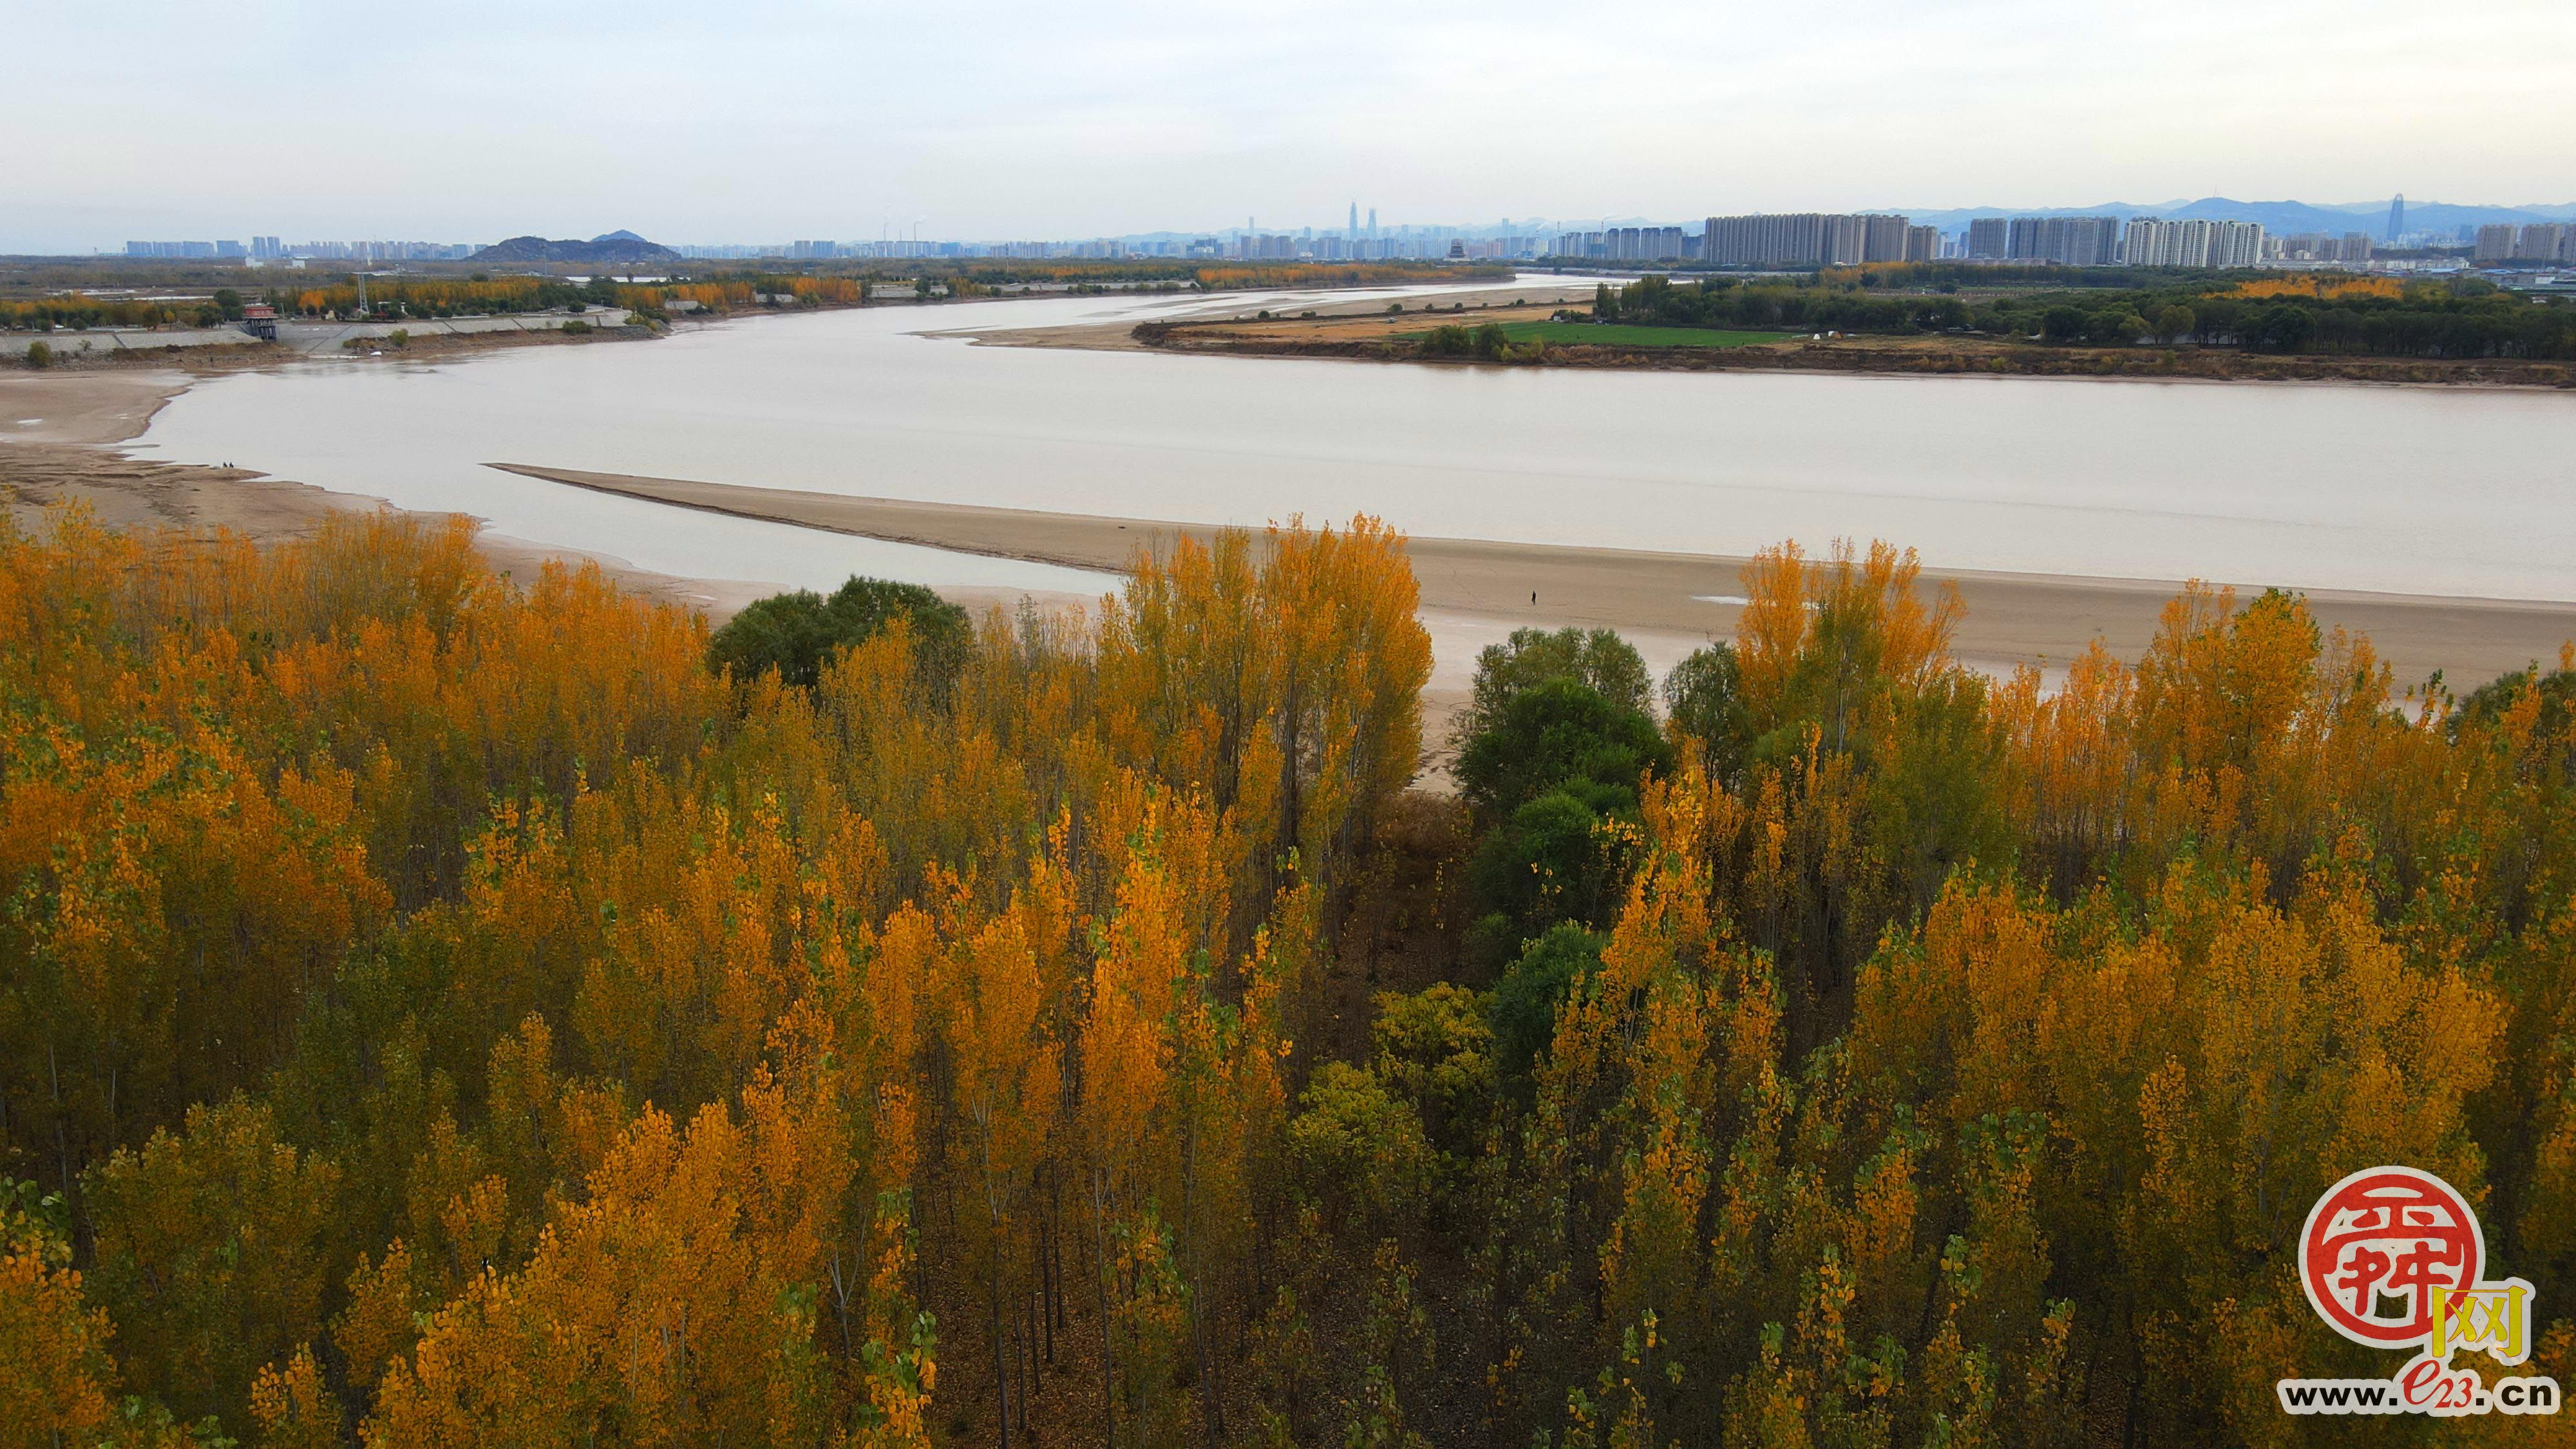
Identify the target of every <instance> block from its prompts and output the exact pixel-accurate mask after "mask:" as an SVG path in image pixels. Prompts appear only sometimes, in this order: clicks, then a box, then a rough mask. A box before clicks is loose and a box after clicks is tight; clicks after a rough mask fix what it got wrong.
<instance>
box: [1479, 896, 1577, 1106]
mask: <svg viewBox="0 0 2576 1449" xmlns="http://www.w3.org/2000/svg"><path fill="white" fill-rule="evenodd" d="M1600 969H1601V937H1600V936H1598V935H1596V934H1595V933H1593V932H1591V931H1588V930H1586V929H1584V928H1583V927H1581V926H1579V925H1576V924H1574V923H1573V922H1571V921H1560V922H1558V923H1557V924H1555V925H1553V926H1550V927H1549V928H1548V929H1547V931H1546V933H1545V934H1544V935H1541V936H1539V937H1537V938H1536V939H1534V940H1531V941H1528V942H1526V943H1524V944H1523V945H1522V947H1521V954H1520V957H1519V959H1517V960H1515V961H1513V962H1512V964H1511V969H1509V970H1507V971H1505V972H1504V973H1503V977H1502V979H1501V980H1500V981H1497V982H1495V983H1494V990H1493V995H1492V999H1491V1004H1490V1005H1489V1006H1488V1007H1487V1009H1486V1019H1487V1021H1488V1022H1490V1023H1491V1025H1492V1028H1493V1034H1494V1048H1493V1051H1494V1070H1495V1072H1496V1073H1497V1075H1499V1076H1500V1077H1501V1078H1502V1080H1503V1081H1505V1082H1506V1083H1510V1084H1512V1085H1513V1086H1514V1087H1515V1088H1516V1089H1517V1091H1518V1092H1519V1094H1521V1095H1523V1096H1526V1095H1527V1091H1528V1085H1529V1075H1530V1071H1531V1069H1532V1068H1533V1067H1535V1066H1536V1065H1537V1064H1538V1059H1539V1058H1540V1057H1542V1056H1544V1055H1545V1054H1546V1052H1547V1047H1548V1043H1549V1042H1550V1041H1552V1040H1554V1039H1555V1037H1556V1012H1557V1008H1558V1007H1560V1006H1562V1005H1564V1004H1565V998H1566V996H1567V994H1568V993H1570V992H1572V991H1573V990H1574V988H1575V986H1576V985H1577V983H1579V982H1581V981H1582V980H1583V979H1584V978H1585V977H1587V976H1590V975H1591V974H1592V973H1593V972H1595V971H1598V970H1600Z"/></svg>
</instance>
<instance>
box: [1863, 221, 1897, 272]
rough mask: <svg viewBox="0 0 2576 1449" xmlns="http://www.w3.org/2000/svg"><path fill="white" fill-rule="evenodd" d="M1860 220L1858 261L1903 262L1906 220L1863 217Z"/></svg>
mask: <svg viewBox="0 0 2576 1449" xmlns="http://www.w3.org/2000/svg"><path fill="white" fill-rule="evenodd" d="M1860 220H1861V253H1860V259H1861V260H1862V261H1865V262H1901V261H1904V260H1905V228H1906V224H1907V222H1906V218H1904V217H1901V216H1864V217H1862V218H1861V219H1860Z"/></svg>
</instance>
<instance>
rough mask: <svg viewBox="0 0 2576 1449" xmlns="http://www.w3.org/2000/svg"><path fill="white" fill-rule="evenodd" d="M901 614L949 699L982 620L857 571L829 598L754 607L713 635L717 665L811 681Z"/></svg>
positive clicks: (802, 597) (747, 674)
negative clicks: (976, 622)
mask: <svg viewBox="0 0 2576 1449" xmlns="http://www.w3.org/2000/svg"><path fill="white" fill-rule="evenodd" d="M896 618H904V619H908V620H910V621H911V626H912V638H913V648H914V657H915V659H916V660H917V661H918V667H919V670H920V675H921V677H922V678H923V679H924V680H926V681H927V682H928V683H929V684H930V687H931V692H932V694H933V695H934V697H938V698H945V697H946V696H947V692H948V687H949V685H951V684H952V683H954V682H955V680H956V678H957V674H958V671H959V670H961V669H962V668H964V667H965V663H966V652H967V649H968V647H969V646H970V645H971V644H972V643H973V641H974V626H973V623H972V621H970V620H969V619H968V618H967V616H966V611H965V610H964V609H961V608H959V607H957V606H956V605H955V604H952V603H949V602H947V601H946V600H944V599H942V598H940V597H939V596H938V595H937V594H935V593H932V592H931V591H930V590H928V589H925V588H923V587H922V586H920V585H919V584H898V583H889V582H887V581H886V580H884V579H867V578H859V577H856V576H855V575H854V576H852V578H851V579H850V581H849V582H848V583H845V584H843V585H841V587H840V588H838V589H836V590H834V591H833V593H832V596H831V597H830V598H828V599H827V598H824V597H823V596H822V595H820V594H817V593H815V592H814V591H813V590H811V589H798V590H797V591H795V592H794V593H788V594H773V595H771V596H770V597H768V598H766V599H762V600H760V601H759V602H757V603H755V604H753V605H751V606H750V607H749V608H746V609H744V610H743V611H742V612H741V613H739V614H736V615H734V617H733V619H732V620H731V621H730V622H729V623H727V624H726V625H725V626H724V627H723V628H721V629H718V630H717V631H716V632H715V634H714V636H713V637H711V638H710V639H708V641H707V664H708V667H709V668H711V669H716V670H731V671H732V672H733V676H734V677H735V678H736V679H740V680H752V679H757V678H759V677H760V676H761V675H763V674H766V673H768V672H769V671H770V670H772V669H775V670H777V671H778V673H779V675H780V677H782V678H783V679H785V680H786V681H787V682H788V683H789V684H795V685H803V686H809V687H810V686H811V685H813V684H814V683H815V681H817V680H819V679H820V678H822V674H823V666H824V665H825V664H828V663H830V662H831V660H832V658H833V656H834V655H836V654H838V653H839V652H840V651H842V650H844V649H847V648H850V647H851V646H852V645H855V644H859V643H861V642H863V641H865V640H867V639H870V638H873V637H875V635H876V634H877V633H878V631H880V630H882V629H884V628H885V626H886V625H887V624H888V623H889V622H891V621H893V620H894V619H896Z"/></svg>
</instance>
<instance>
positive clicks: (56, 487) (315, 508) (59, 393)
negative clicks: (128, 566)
mask: <svg viewBox="0 0 2576 1449" xmlns="http://www.w3.org/2000/svg"><path fill="white" fill-rule="evenodd" d="M565 340H567V341H573V340H578V339H565ZM218 370H220V369H218ZM192 371H193V370H192ZM195 380H196V379H195V377H194V376H192V375H191V372H180V371H174V370H171V369H168V368H158V369H145V368H140V367H119V366H114V365H107V364H100V365H94V366H90V367H86V368H79V369H73V370H70V371H64V372H55V371H50V370H49V371H46V372H34V373H30V372H18V373H0V505H5V507H6V509H7V511H8V514H9V517H10V519H11V521H12V522H13V523H14V524H16V526H18V527H19V528H22V529H29V528H41V527H43V526H44V524H45V519H46V517H47V515H48V514H49V513H51V512H52V511H53V510H56V509H59V508H61V507H63V506H65V505H77V506H79V507H83V508H86V509H88V510H89V512H90V514H91V515H92V516H93V517H94V518H96V519H97V520H98V522H100V523H101V524H104V525H106V526H107V527H110V528H187V529H223V530H226V531H228V532H232V533H237V534H240V535H242V536H243V537H245V538H248V539H251V540H253V541H255V542H261V543H269V542H275V541H277V540H279V539H285V538H300V537H304V536H306V535H309V534H311V533H312V532H314V531H315V530H316V529H318V528H320V527H321V526H322V523H323V521H324V520H326V519H328V518H330V517H332V516H333V515H336V514H345V513H352V512H374V511H377V510H380V509H391V508H392V507H393V505H391V504H389V503H387V502H385V501H384V500H382V499H378V498H369V497H365V496H362V495H358V494H352V493H337V492H333V491H331V490H329V489H325V488H316V487H313V486H312V485H310V484H306V483H297V482H293V481H290V480H287V479H283V478H272V477H269V476H268V475H266V474H264V473H259V472H255V471H253V470H251V469H247V468H232V467H224V466H205V465H199V464H190V463H164V462H159V461H157V460H154V459H150V458H143V457H137V456H134V455H132V454H129V453H126V452H123V451H121V450H120V449H119V448H118V447H117V445H118V444H121V443H126V442H130V441H132V440H133V439H134V438H136V437H139V436H141V434H142V432H143V430H144V429H145V428H146V427H148V426H150V425H151V422H152V415H153V414H154V413H157V412H159V411H160V410H161V408H162V406H163V405H164V404H166V403H168V402H169V400H170V399H171V398H174V397H176V396H178V395H179V394H180V393H182V392H185V391H186V390H187V389H188V387H189V385H190V384H191V383H192V382H194V381H195ZM477 543H478V544H479V546H480V547H481V548H482V549H483V551H484V553H485V554H486V555H488V556H489V557H490V558H491V559H492V562H493V565H494V566H495V567H496V568H499V569H502V570H504V571H508V572H516V573H534V572H535V571H536V570H537V569H539V568H541V567H543V566H544V564H545V563H546V562H547V561H549V560H557V561H561V562H564V563H566V564H570V565H572V566H575V567H578V566H579V565H581V564H584V563H595V564H597V565H599V567H600V569H601V571H602V572H604V573H606V574H607V575H608V576H609V577H610V578H612V579H614V580H616V582H617V583H618V585H619V586H620V587H621V588H624V589H627V590H629V591H631V592H634V593H637V594H642V595H645V596H647V597H651V598H656V599H661V600H664V601H667V602H670V603H675V604H681V605H685V606H687V607H689V608H693V609H698V610H701V611H703V612H705V613H706V614H707V615H708V616H709V618H710V619H712V620H714V621H716V622H722V621H723V620H725V619H728V618H730V617H732V616H733V614H734V613H735V611H737V610H739V609H740V608H741V607H742V606H743V605H745V604H747V603H750V602H751V601H752V600H754V599H757V598H762V597H765V596H767V595H769V594H773V593H776V592H777V591H778V590H777V588H776V586H775V585H770V584H762V583H755V582H748V581H743V580H727V579H684V578H676V577H673V576H671V575H669V574H661V573H655V572H653V571H651V570H649V569H641V568H637V567H635V566H634V565H633V564H631V563H628V562H627V561H626V560H624V559H620V558H617V557H615V556H613V555H609V554H601V553H592V552H587V551H584V550H580V549H569V548H561V547H555V546H550V545H545V544H538V543H532V542H529V541H527V540H524V539H516V538H511V537H509V536H507V535H503V534H495V533H489V532H486V533H484V534H482V535H480V536H479V537H478V539H477Z"/></svg>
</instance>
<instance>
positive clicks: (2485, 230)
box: [2474, 226, 2513, 262]
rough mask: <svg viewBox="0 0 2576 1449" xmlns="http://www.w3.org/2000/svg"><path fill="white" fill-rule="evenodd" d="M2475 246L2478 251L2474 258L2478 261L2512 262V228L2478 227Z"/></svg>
mask: <svg viewBox="0 0 2576 1449" xmlns="http://www.w3.org/2000/svg"><path fill="white" fill-rule="evenodd" d="M2477 245H2478V249H2477V251H2476V252H2475V253H2474V256H2475V259H2476V260H2478V261H2481V262H2508V261H2511V260H2513V228H2512V227H2510V226H2482V227H2479V228H2478V244H2477Z"/></svg>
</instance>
